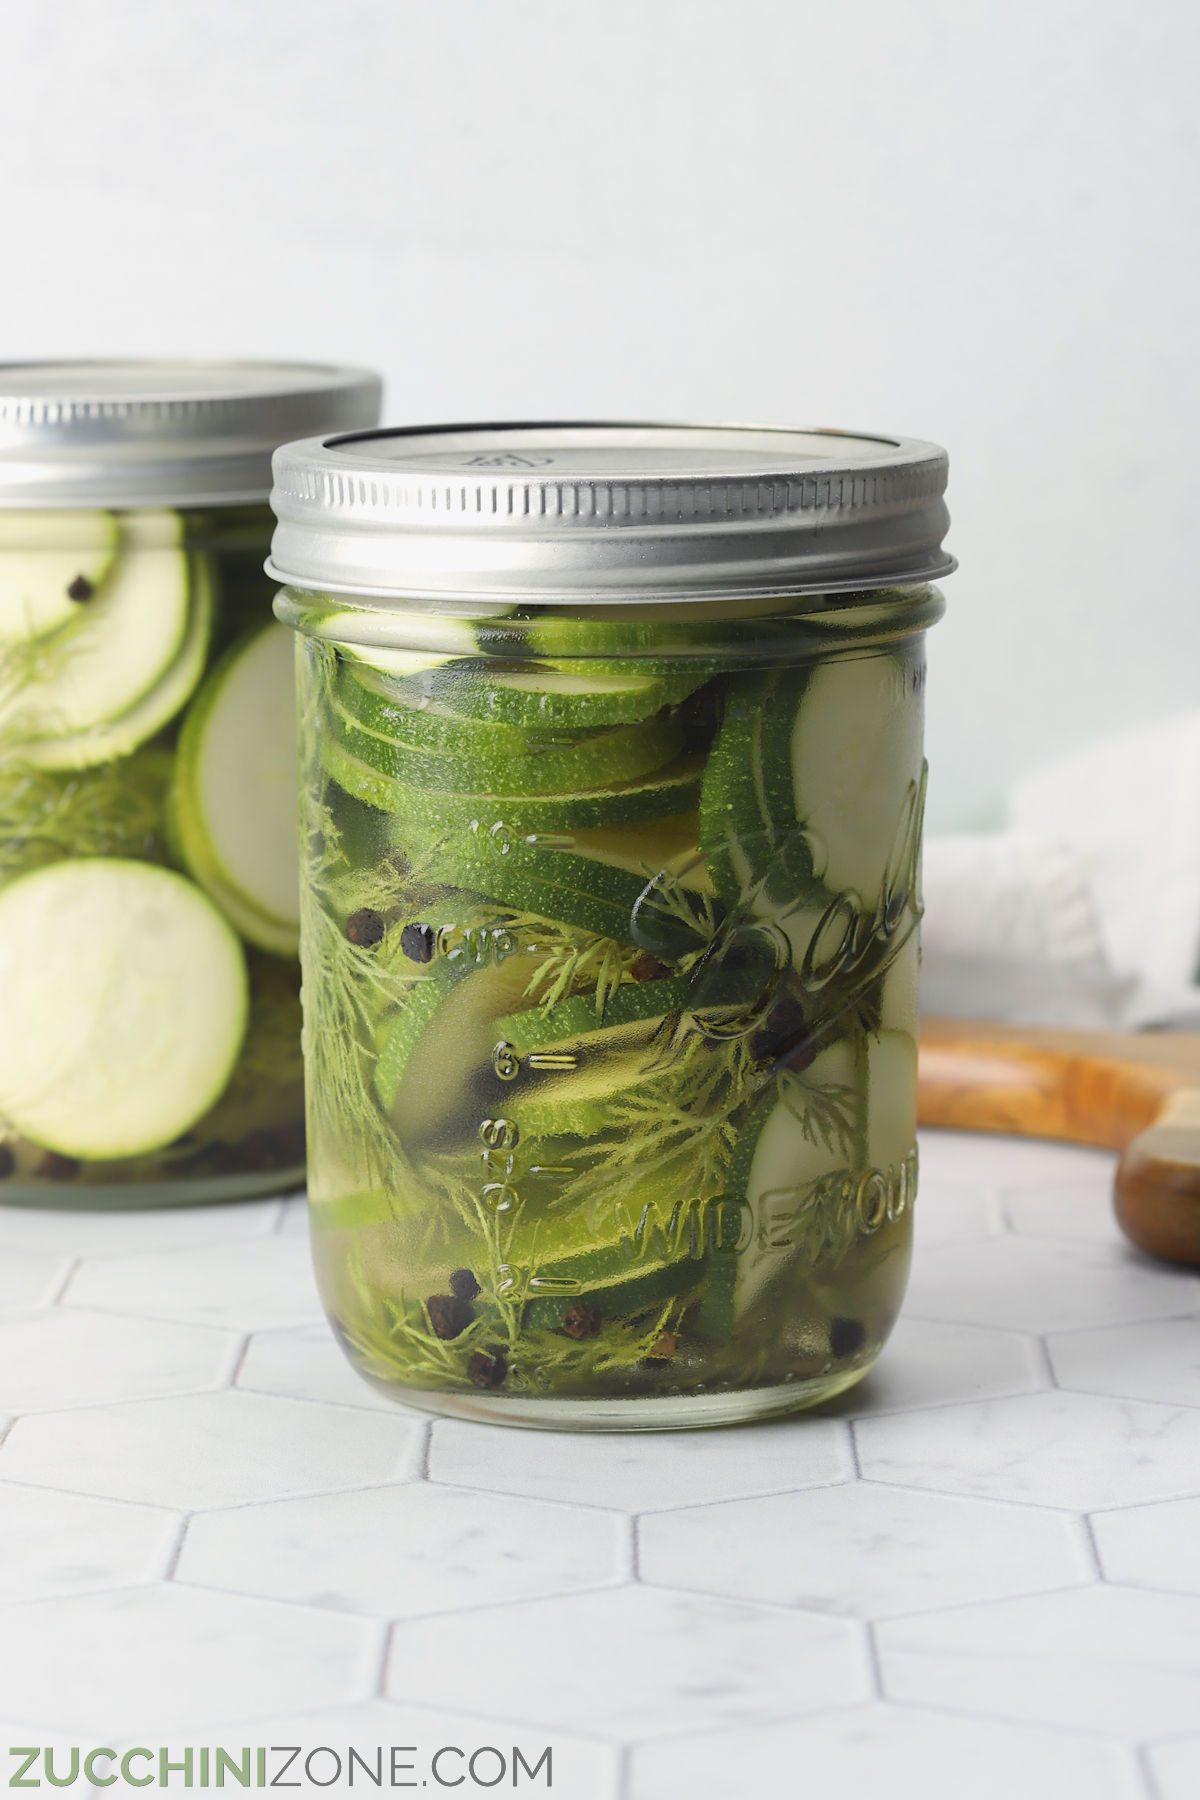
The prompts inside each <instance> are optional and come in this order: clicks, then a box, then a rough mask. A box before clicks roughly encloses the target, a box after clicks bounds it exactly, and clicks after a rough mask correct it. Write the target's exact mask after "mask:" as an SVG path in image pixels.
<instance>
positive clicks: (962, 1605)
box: [595, 1489, 1170, 1706]
mask: <svg viewBox="0 0 1200 1800" xmlns="http://www.w3.org/2000/svg"><path fill="white" fill-rule="evenodd" d="M808 1491H809V1492H811V1491H812V1490H811V1489H810V1490H808ZM1002 1504H1008V1503H1006V1502H1005V1503H1002ZM618 1585H620V1584H618ZM638 1585H639V1586H641V1587H644V1588H646V1589H647V1590H648V1592H650V1593H655V1594H691V1595H694V1596H695V1597H696V1598H697V1599H699V1600H728V1601H729V1602H730V1604H731V1605H735V1606H765V1607H766V1608H767V1609H768V1610H769V1611H770V1612H777V1613H786V1614H787V1615H788V1616H789V1617H792V1618H795V1617H800V1618H809V1619H845V1620H847V1621H848V1622H849V1623H850V1624H851V1625H861V1626H863V1627H865V1628H866V1629H867V1630H868V1631H870V1632H872V1633H873V1632H874V1631H875V1629H876V1628H877V1627H878V1626H880V1625H893V1624H897V1623H899V1622H900V1621H901V1620H902V1619H932V1618H942V1617H943V1616H944V1615H945V1614H946V1613H956V1612H966V1611H969V1610H970V1608H972V1607H978V1606H1001V1605H1006V1604H1007V1603H1008V1602H1009V1601H1012V1600H1043V1599H1045V1598H1047V1597H1048V1596H1049V1595H1051V1594H1078V1593H1082V1592H1083V1591H1085V1590H1086V1589H1088V1588H1092V1587H1098V1586H1100V1583H1099V1582H1093V1581H1092V1580H1090V1579H1089V1578H1088V1577H1084V1579H1083V1580H1081V1581H1070V1582H1056V1583H1055V1585H1054V1586H1053V1587H1038V1588H1026V1589H1024V1590H1023V1591H1022V1592H1021V1593H1017V1594H992V1595H989V1596H987V1597H986V1598H985V1599H980V1598H979V1597H978V1596H976V1597H975V1598H974V1599H971V1600H947V1601H944V1602H942V1603H941V1604H939V1605H935V1606H916V1607H912V1608H907V1609H906V1610H905V1611H904V1612H888V1613H887V1614H886V1616H885V1617H883V1618H871V1619H867V1618H862V1617H860V1616H859V1614H858V1613H850V1612H837V1611H835V1610H834V1609H833V1608H831V1607H824V1606H797V1605H795V1604H794V1603H793V1602H792V1601H790V1600H766V1599H764V1598H763V1596H762V1595H761V1594H755V1595H754V1597H753V1599H747V1598H746V1597H745V1596H744V1595H736V1594H730V1593H729V1592H727V1591H725V1590H723V1589H716V1588H702V1587H686V1588H683V1587H677V1586H672V1585H671V1584H670V1583H669V1582H665V1581H647V1580H646V1579H645V1578H644V1577H643V1578H641V1580H640V1581H639V1584H638ZM1103 1585H1104V1586H1105V1587H1131V1586H1133V1583H1131V1582H1116V1581H1109V1582H1105V1583H1104V1584H1103ZM595 1591H598V1590H595ZM1137 1591H1138V1592H1139V1593H1149V1592H1156V1593H1162V1592H1169V1591H1170V1590H1169V1589H1148V1588H1141V1587H1139V1588H1138V1590H1137ZM874 1648H875V1646H874V1640H872V1650H873V1651H874ZM879 1697H880V1699H883V1700H887V1699H890V1698H891V1696H890V1695H887V1694H885V1693H883V1691H882V1689H881V1690H880V1695H879ZM894 1704H895V1705H897V1706H904V1705H909V1704H911V1705H921V1706H924V1704H925V1702H924V1701H923V1700H922V1701H919V1702H918V1701H912V1702H908V1701H901V1700H898V1701H895V1702H894Z"/></svg>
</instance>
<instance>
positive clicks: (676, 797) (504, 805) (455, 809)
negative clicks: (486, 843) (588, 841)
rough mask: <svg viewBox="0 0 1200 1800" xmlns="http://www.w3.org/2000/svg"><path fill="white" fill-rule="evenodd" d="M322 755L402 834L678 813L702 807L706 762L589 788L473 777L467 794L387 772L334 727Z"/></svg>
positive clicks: (690, 760)
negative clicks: (483, 785)
mask: <svg viewBox="0 0 1200 1800" xmlns="http://www.w3.org/2000/svg"><path fill="white" fill-rule="evenodd" d="M322 756H323V759H324V763H325V769H326V772H327V773H328V774H329V775H331V776H332V777H333V779H334V780H335V781H336V782H337V783H338V786H339V787H341V788H343V789H344V790H345V792H346V793H348V794H350V795H351V796H352V797H353V798H354V799H356V800H361V801H364V802H365V803H366V804H367V805H368V806H373V807H376V808H377V809H378V810H379V811H381V812H387V813H391V814H393V815H394V817H395V818H396V820H397V821H398V824H399V833H398V835H399V836H400V837H403V835H404V832H405V827H406V826H411V827H413V828H415V829H418V830H422V829H426V828H428V827H429V826H430V825H433V826H440V827H445V828H451V827H454V826H456V825H463V824H467V823H470V822H472V821H475V822H478V823H481V824H484V825H486V826H491V825H493V824H505V825H508V826H510V827H511V828H513V829H514V830H518V831H555V830H562V831H573V830H575V829H579V830H588V829H590V828H591V827H593V826H597V825H609V824H624V823H628V822H632V821H637V820H642V819H657V818H662V817H668V816H674V815H675V814H677V813H682V812H687V811H688V810H689V809H690V808H691V807H692V806H694V805H695V803H696V800H697V798H698V796H699V792H700V773H701V770H702V768H703V762H702V759H700V758H699V757H695V756H688V757H683V758H680V759H678V760H676V761H675V762H673V763H669V764H668V765H667V766H666V767H665V768H663V769H657V770H654V771H652V772H651V773H650V774H648V775H638V776H635V777H634V778H633V779H632V780H629V781H614V782H612V783H610V784H609V785H608V786H606V787H597V788H589V789H587V790H586V791H580V790H579V789H572V788H568V789H565V790H564V791H562V792H557V793H545V794H533V795H531V794H524V793H518V792H513V791H511V790H505V791H501V792H491V793H489V792H487V791H481V790H480V789H479V787H478V785H477V783H476V782H474V781H473V782H471V783H470V784H469V785H468V786H467V788H466V789H465V790H464V791H462V792H459V793H454V792H447V793H441V792H431V791H430V790H429V789H427V788H424V787H421V786H419V785H417V784H416V783H415V782H403V781H396V780H394V779H393V778H392V777H390V776H387V775H381V774H380V772H379V770H378V769H375V768H372V767H371V766H370V764H368V763H364V762H363V761H361V760H360V759H359V758H358V757H355V756H352V755H351V754H350V753H349V751H347V750H346V749H345V747H344V746H343V745H342V744H340V743H339V742H338V740H337V739H336V738H335V737H334V736H333V734H332V733H330V734H328V735H327V736H326V738H325V742H324V744H323V745H322Z"/></svg>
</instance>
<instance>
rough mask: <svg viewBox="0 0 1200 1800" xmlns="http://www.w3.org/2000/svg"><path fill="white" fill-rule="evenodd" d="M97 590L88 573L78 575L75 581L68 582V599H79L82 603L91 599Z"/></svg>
mask: <svg viewBox="0 0 1200 1800" xmlns="http://www.w3.org/2000/svg"><path fill="white" fill-rule="evenodd" d="M95 591H96V590H95V588H94V586H93V585H92V583H91V582H90V581H89V580H88V578H87V576H86V575H77V576H76V577H75V579H74V581H72V582H70V583H69V584H68V587H67V599H68V600H78V601H79V602H80V603H81V604H82V603H83V601H85V600H90V599H91V597H92V595H93V594H94V593H95Z"/></svg>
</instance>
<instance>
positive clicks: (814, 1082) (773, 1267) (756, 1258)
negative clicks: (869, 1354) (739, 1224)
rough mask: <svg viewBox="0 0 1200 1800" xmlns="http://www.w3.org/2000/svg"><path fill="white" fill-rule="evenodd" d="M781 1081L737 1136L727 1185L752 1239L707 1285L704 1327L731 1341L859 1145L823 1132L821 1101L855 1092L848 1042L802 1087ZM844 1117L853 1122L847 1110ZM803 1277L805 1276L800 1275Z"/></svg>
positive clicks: (816, 1062)
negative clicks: (818, 1198) (823, 1189)
mask: <svg viewBox="0 0 1200 1800" xmlns="http://www.w3.org/2000/svg"><path fill="white" fill-rule="evenodd" d="M783 1083H784V1085H780V1083H779V1081H778V1080H776V1081H775V1082H773V1083H772V1086H771V1088H770V1090H769V1091H768V1092H767V1093H766V1094H764V1095H763V1097H762V1099H761V1100H759V1101H758V1102H757V1104H756V1106H755V1108H754V1110H753V1112H752V1113H751V1114H750V1117H749V1118H748V1119H747V1121H746V1123H745V1125H744V1126H743V1127H742V1131H741V1133H740V1135H739V1137H738V1141H737V1145H736V1148H735V1149H734V1153H733V1158H732V1160H731V1162H730V1165H729V1175H728V1179H727V1181H726V1186H725V1198H726V1203H727V1208H728V1209H729V1210H730V1211H731V1212H732V1210H733V1209H735V1208H736V1209H739V1210H741V1211H742V1213H743V1214H744V1217H745V1220H746V1225H747V1238H746V1242H745V1244H744V1246H743V1247H742V1248H741V1249H740V1251H739V1252H738V1253H737V1254H736V1255H735V1254H728V1253H724V1252H722V1253H719V1254H718V1255H717V1256H716V1257H715V1259H714V1264H713V1268H712V1270H711V1271H710V1274H709V1277H708V1279H707V1281H706V1284H705V1295H704V1302H703V1306H702V1309H701V1320H700V1330H701V1333H702V1335H703V1336H705V1337H708V1338H711V1339H713V1340H715V1341H717V1342H723V1341H725V1340H726V1339H727V1338H728V1336H729V1333H730V1331H731V1330H732V1329H733V1325H734V1322H735V1320H745V1319H746V1318H747V1317H748V1315H750V1314H751V1313H752V1312H753V1310H754V1308H755V1306H756V1305H757V1303H758V1301H759V1299H760V1298H761V1297H762V1295H763V1293H764V1292H765V1290H766V1289H767V1288H768V1287H769V1286H770V1284H771V1282H772V1281H773V1280H774V1278H775V1277H776V1276H777V1275H778V1273H779V1271H780V1269H781V1267H786V1266H789V1265H790V1266H791V1267H792V1268H795V1267H796V1258H797V1256H798V1255H799V1254H800V1252H801V1250H802V1248H803V1244H804V1240H805V1231H806V1225H807V1220H806V1217H805V1209H806V1206H807V1205H810V1204H812V1196H813V1194H814V1190H816V1189H817V1188H819V1187H820V1185H821V1183H822V1182H831V1183H833V1184H834V1185H837V1183H838V1181H839V1178H840V1176H841V1174H842V1172H844V1171H845V1169H846V1167H847V1164H848V1162H849V1161H851V1160H853V1150H852V1147H851V1146H850V1145H849V1144H847V1143H846V1142H845V1141H840V1140H839V1138H838V1136H837V1134H836V1132H832V1131H827V1132H825V1133H824V1134H822V1132H820V1131H819V1130H817V1129H816V1127H815V1118H816V1106H812V1107H809V1106H806V1104H805V1092H806V1090H811V1092H812V1093H813V1094H814V1095H815V1096H816V1098H817V1104H819V1103H820V1098H821V1096H822V1095H824V1096H825V1097H826V1098H827V1099H829V1098H833V1099H836V1100H839V1101H847V1102H849V1103H850V1104H853V1099H852V1097H853V1096H854V1094H855V1069H854V1057H853V1052H852V1050H851V1047H850V1045H849V1044H848V1043H846V1042H845V1041H842V1042H840V1043H836V1044H831V1045H830V1046H829V1048H828V1049H827V1050H823V1051H822V1052H821V1054H820V1055H819V1056H817V1057H815V1058H814V1059H813V1062H812V1063H811V1065H810V1066H809V1067H808V1068H807V1069H806V1070H805V1071H804V1072H803V1077H802V1085H798V1084H795V1083H792V1082H789V1081H788V1080H787V1077H786V1076H785V1077H784V1078H783ZM841 1117H842V1118H843V1120H845V1119H846V1114H845V1111H844V1110H843V1112H842V1114H841ZM797 1278H798V1279H799V1272H797Z"/></svg>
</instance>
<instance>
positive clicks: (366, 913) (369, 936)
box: [346, 906, 387, 950]
mask: <svg viewBox="0 0 1200 1800" xmlns="http://www.w3.org/2000/svg"><path fill="white" fill-rule="evenodd" d="M386 929H387V927H386V926H385V924H384V922H383V919H382V917H381V916H380V914H379V913H377V912H376V911H375V908H374V907H373V906H360V907H359V909H358V911H357V912H353V913H351V914H350V917H349V918H348V919H347V920H346V936H347V937H348V938H349V939H350V942H351V943H352V944H358V945H359V946H360V947H361V948H362V949H364V950H373V949H374V947H375V945H376V944H377V943H378V942H379V940H380V938H381V937H382V936H383V934H384V932H385V931H386Z"/></svg>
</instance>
